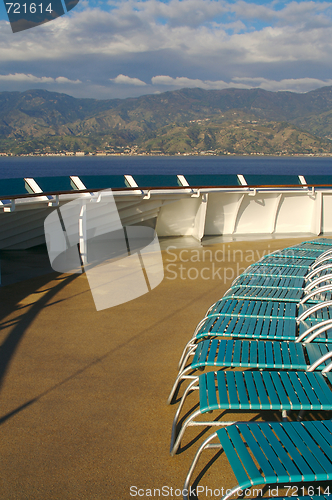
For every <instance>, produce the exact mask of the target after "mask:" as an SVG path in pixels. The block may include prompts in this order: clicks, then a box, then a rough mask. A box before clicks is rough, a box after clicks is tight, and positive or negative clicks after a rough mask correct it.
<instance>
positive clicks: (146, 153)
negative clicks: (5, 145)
mask: <svg viewBox="0 0 332 500" xmlns="http://www.w3.org/2000/svg"><path fill="white" fill-rule="evenodd" d="M46 156H51V157H54V156H58V157H76V158H77V157H84V156H116V157H119V156H249V157H252V156H269V157H271V156H272V157H280V156H287V157H290V156H295V157H332V153H288V152H286V151H280V152H276V153H256V152H255V153H233V152H230V151H223V152H219V151H218V152H216V151H199V152H194V153H181V152H178V153H174V154H169V153H163V152H161V151H134V152H133V151H121V152H109V151H94V152H85V151H76V152H73V151H61V152H54V153H53V152H43V153H41V152H35V153H18V154H15V153H7V152H6V153H1V152H0V157H46Z"/></svg>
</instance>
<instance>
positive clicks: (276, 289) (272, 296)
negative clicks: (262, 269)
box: [223, 276, 332, 304]
mask: <svg viewBox="0 0 332 500" xmlns="http://www.w3.org/2000/svg"><path fill="white" fill-rule="evenodd" d="M250 278H252V276H251V277H250ZM271 279H272V280H273V279H275V280H276V278H271ZM248 281H249V280H248ZM226 297H229V298H237V299H250V298H252V299H259V300H268V301H271V300H273V301H285V302H295V303H299V302H301V303H302V302H308V303H310V304H318V303H319V302H321V301H322V300H331V299H332V284H331V283H330V284H329V285H325V286H318V287H317V288H315V289H311V290H310V291H306V290H305V289H304V288H298V287H295V286H282V285H278V283H277V282H275V283H273V284H272V286H268V285H267V286H261V285H260V284H258V285H255V284H250V283H248V284H247V285H243V284H240V285H237V284H236V285H235V286H232V287H231V288H229V289H228V290H227V292H226V293H225V294H224V297H223V299H224V298H226Z"/></svg>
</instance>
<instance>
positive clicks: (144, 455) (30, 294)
mask: <svg viewBox="0 0 332 500" xmlns="http://www.w3.org/2000/svg"><path fill="white" fill-rule="evenodd" d="M304 239H309V237H308V238H303V237H297V238H290V237H289V238H285V239H256V240H252V241H246V242H240V241H239V242H237V241H233V242H230V243H222V242H221V243H217V244H209V243H206V244H205V245H204V246H200V247H197V251H195V252H193V251H192V249H190V247H187V252H186V253H182V254H181V248H174V247H172V249H171V250H170V249H167V245H164V250H163V260H164V269H165V277H164V280H163V281H162V283H161V284H160V285H159V286H157V287H156V288H155V289H153V290H152V291H151V292H149V293H148V294H147V295H143V296H141V297H140V298H138V299H136V300H134V301H131V302H128V303H125V304H122V305H119V306H117V307H113V308H110V309H105V310H103V311H99V312H97V311H96V309H95V306H94V302H93V298H92V295H91V292H90V290H89V286H88V283H87V279H86V276H85V275H84V274H83V275H69V274H63V275H61V274H59V273H55V272H53V273H47V274H43V275H41V276H36V277H33V278H30V279H24V280H23V281H20V282H18V283H13V284H11V285H7V286H2V287H1V288H0V296H1V351H0V352H1V354H0V357H1V362H0V371H1V375H0V380H1V388H0V399H1V414H0V422H1V426H0V440H1V472H0V488H1V489H0V491H1V494H0V497H1V498H2V499H6V500H14V499H15V500H23V499H24V500H25V499H29V500H30V499H33V500H45V499H47V500H59V499H61V500H78V499H80V500H83V499H84V500H85V499H89V500H90V499H91V500H92V499H96V500H97V499H98V500H106V499H112V500H120V499H121V500H125V499H126V500H127V499H130V498H133V497H135V496H136V497H137V498H138V497H140V498H167V497H168V498H171V499H175V498H182V495H181V492H180V490H181V489H182V488H183V483H184V478H185V476H186V474H187V471H188V468H189V465H190V463H191V461H192V458H193V455H194V453H195V451H196V449H197V447H198V444H199V442H201V440H202V437H204V436H205V434H204V433H203V432H202V433H201V434H199V439H198V440H196V439H197V430H194V431H193V432H192V433H191V430H190V429H189V430H188V433H187V435H186V438H185V440H184V442H183V443H182V446H183V448H182V450H180V452H179V453H178V454H177V455H176V456H175V457H174V458H171V457H170V455H169V442H170V432H171V424H172V419H173V415H174V407H173V406H167V405H166V400H167V396H168V394H169V391H170V389H171V386H172V384H173V382H174V378H175V375H176V367H177V362H178V359H179V356H180V353H181V350H182V347H183V345H184V344H185V342H186V341H187V340H188V339H189V337H190V336H191V334H192V332H193V330H194V328H195V326H196V324H197V323H198V322H199V320H200V319H201V318H202V316H203V314H204V313H205V311H206V310H207V308H208V307H209V306H210V305H211V304H212V303H214V302H215V301H216V300H217V299H218V298H220V297H221V296H222V295H223V294H224V292H225V291H226V289H227V288H228V287H229V286H230V283H231V281H232V279H233V277H234V276H235V274H237V273H238V271H239V269H240V272H241V268H245V267H247V266H248V265H249V264H251V263H252V262H253V260H258V259H259V258H260V257H262V256H263V255H264V253H265V254H266V253H268V252H271V251H274V250H276V249H280V248H284V247H287V246H291V245H293V244H296V243H298V242H300V241H303V240H304ZM311 239H312V237H311ZM207 251H210V252H207ZM204 252H205V253H204ZM216 252H217V253H216ZM222 256H223V258H222ZM216 257H217V258H216ZM170 264H171V265H172V267H170ZM181 266H182V271H180V267H181ZM213 266H214V267H213ZM203 269H205V271H204V272H202V270H203ZM181 272H182V274H181ZM206 278H208V279H206ZM189 401H190V398H189ZM309 416H310V415H309ZM228 417H229V418H228V420H231V419H233V418H234V419H238V418H239V417H240V418H242V419H244V418H246V417H247V419H249V420H255V419H256V418H259V419H260V418H268V419H271V418H273V419H279V418H280V415H279V414H275V415H273V416H271V413H269V414H268V417H267V416H266V415H265V416H264V414H261V415H259V416H256V415H255V414H252V413H250V414H247V415H246V414H241V415H239V414H236V415H234V416H233V415H231V414H228ZM184 450H186V452H185V453H183V451H184ZM213 456H214V454H213V452H210V453H206V457H204V458H202V462H200V463H201V466H200V467H199V469H198V470H200V471H202V470H203V472H204V475H203V477H200V476H199V477H198V478H197V476H196V477H194V479H195V480H196V479H198V485H199V486H201V487H204V488H205V487H208V488H210V490H211V489H212V490H213V489H215V488H219V489H220V490H221V488H225V489H226V488H227V487H229V486H230V485H232V484H234V481H233V479H232V477H231V474H232V473H231V471H230V469H229V468H228V465H227V461H220V460H219V461H217V462H216V463H213V461H212V463H211V462H210V463H209V461H210V460H211V459H212V458H213ZM204 460H206V464H208V463H209V465H210V467H209V468H207V469H206V470H205V469H204V465H205V463H204ZM221 462H222V469H220V463H221ZM220 473H221V476H220ZM196 484H197V483H196ZM163 487H164V490H163V491H164V494H160V495H159V493H158V489H159V490H160V491H162V488H163ZM171 489H172V490H171ZM154 490H156V491H154ZM265 493H267V491H265ZM281 493H282V490H281V489H279V495H280V494H281ZM211 495H212V493H209V491H207V494H206V491H204V493H201V494H200V495H198V497H199V498H200V499H204V498H213V496H211ZM194 498H196V497H194Z"/></svg>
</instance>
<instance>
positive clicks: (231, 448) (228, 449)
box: [217, 426, 262, 488]
mask: <svg viewBox="0 0 332 500" xmlns="http://www.w3.org/2000/svg"><path fill="white" fill-rule="evenodd" d="M231 427H232V426H231ZM227 431H228V429H226V428H224V429H218V430H217V435H218V438H219V441H220V443H221V445H222V447H223V449H224V451H225V453H226V456H227V458H228V460H229V463H230V464H231V467H232V469H233V471H234V474H235V477H236V479H237V481H238V482H239V484H240V485H243V488H248V487H250V486H252V485H253V484H259V483H258V482H257V481H259V480H260V479H261V477H262V476H261V474H260V472H259V470H258V469H257V467H256V466H255V463H254V461H253V460H252V458H251V456H250V455H249V453H248V451H247V450H246V447H245V446H244V444H243V441H242V439H241V438H240V436H239V435H237V436H236V434H235V433H234V429H230V431H231V432H230V434H229V433H228V432H227ZM235 450H238V453H239V456H240V457H241V460H240V459H239V456H238V454H237V453H236V451H235ZM242 462H243V463H244V466H243V464H242ZM246 470H247V471H248V474H249V476H248V474H247V472H246ZM255 479H256V483H255Z"/></svg>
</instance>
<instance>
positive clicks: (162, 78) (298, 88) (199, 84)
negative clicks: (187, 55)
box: [151, 75, 332, 93]
mask: <svg viewBox="0 0 332 500" xmlns="http://www.w3.org/2000/svg"><path fill="white" fill-rule="evenodd" d="M151 82H152V84H153V85H159V86H168V87H172V88H173V89H175V88H185V87H186V88H201V89H205V90H213V89H216V90H222V89H226V88H247V89H253V88H261V89H264V90H269V91H272V92H276V91H279V90H284V91H285V90H288V91H290V92H299V93H301V92H308V91H310V90H313V89H316V88H319V87H325V86H328V85H332V79H328V80H319V79H317V78H288V79H283V80H279V81H278V80H269V79H267V78H260V77H255V78H251V77H234V78H232V80H231V81H229V82H225V81H223V80H215V81H213V80H198V79H190V78H186V77H176V78H172V77H171V76H166V75H159V76H154V77H153V78H151Z"/></svg>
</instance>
